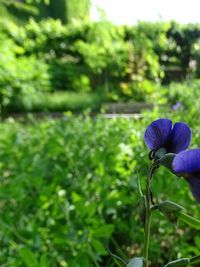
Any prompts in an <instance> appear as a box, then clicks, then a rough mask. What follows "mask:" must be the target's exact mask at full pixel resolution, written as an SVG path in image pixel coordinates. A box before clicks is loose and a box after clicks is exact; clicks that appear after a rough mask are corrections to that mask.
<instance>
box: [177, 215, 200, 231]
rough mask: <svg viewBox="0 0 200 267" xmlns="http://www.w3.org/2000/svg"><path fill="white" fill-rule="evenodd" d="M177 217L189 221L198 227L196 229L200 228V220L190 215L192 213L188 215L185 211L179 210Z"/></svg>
mask: <svg viewBox="0 0 200 267" xmlns="http://www.w3.org/2000/svg"><path fill="white" fill-rule="evenodd" d="M177 217H178V218H179V219H180V220H181V221H183V222H185V223H187V224H188V225H190V226H192V227H193V228H196V229H200V220H198V219H196V218H194V217H192V216H190V215H187V214H185V213H183V212H179V213H177Z"/></svg>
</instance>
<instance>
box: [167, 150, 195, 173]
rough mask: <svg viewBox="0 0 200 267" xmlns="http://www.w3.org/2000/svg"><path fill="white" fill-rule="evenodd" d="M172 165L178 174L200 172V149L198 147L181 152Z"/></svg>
mask: <svg viewBox="0 0 200 267" xmlns="http://www.w3.org/2000/svg"><path fill="white" fill-rule="evenodd" d="M172 165H173V170H174V172H175V173H176V174H179V173H180V174H192V173H198V172H200V149H199V148H196V149H190V150H185V151H182V152H180V153H179V154H177V155H176V156H175V158H174V160H173V164H172ZM186 176H187V175H186Z"/></svg>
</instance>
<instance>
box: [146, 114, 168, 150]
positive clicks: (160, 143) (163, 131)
mask: <svg viewBox="0 0 200 267" xmlns="http://www.w3.org/2000/svg"><path fill="white" fill-rule="evenodd" d="M171 130H172V122H171V121H170V120H169V119H158V120H156V121H153V122H152V123H151V124H150V125H149V126H148V127H147V129H146V131H145V134H144V139H145V143H146V145H147V146H148V147H149V148H150V149H151V150H152V149H155V150H157V149H159V148H161V147H164V145H165V144H166V143H167V141H168V139H169V137H170V134H171Z"/></svg>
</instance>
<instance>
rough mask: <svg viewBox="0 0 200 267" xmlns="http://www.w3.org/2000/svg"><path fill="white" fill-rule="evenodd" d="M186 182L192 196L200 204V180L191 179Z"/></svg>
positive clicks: (196, 178)
mask: <svg viewBox="0 0 200 267" xmlns="http://www.w3.org/2000/svg"><path fill="white" fill-rule="evenodd" d="M186 181H187V182H188V183H189V186H190V189H191V191H192V194H193V196H194V197H195V198H196V200H197V201H198V202H199V203H200V178H198V177H191V178H188V179H186Z"/></svg>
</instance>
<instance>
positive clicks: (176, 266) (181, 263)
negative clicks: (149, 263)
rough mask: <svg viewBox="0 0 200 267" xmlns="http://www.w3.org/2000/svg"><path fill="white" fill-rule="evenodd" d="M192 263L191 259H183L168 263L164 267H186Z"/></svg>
mask: <svg viewBox="0 0 200 267" xmlns="http://www.w3.org/2000/svg"><path fill="white" fill-rule="evenodd" d="M189 263H190V259H188V258H183V259H179V260H175V261H171V262H169V263H167V264H166V265H165V266H164V267H186V266H187V265H188V264H189Z"/></svg>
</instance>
